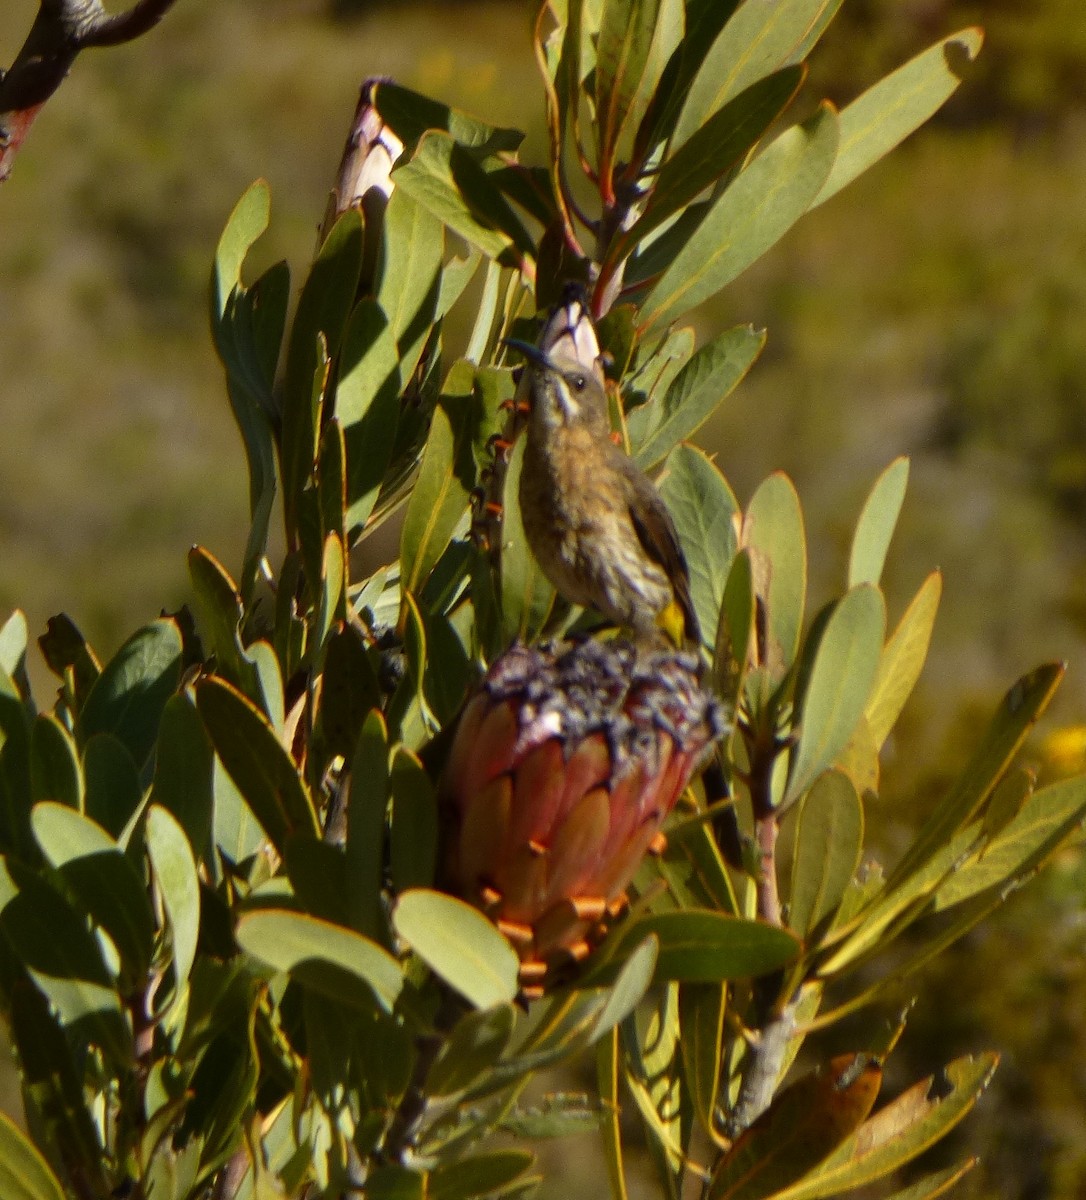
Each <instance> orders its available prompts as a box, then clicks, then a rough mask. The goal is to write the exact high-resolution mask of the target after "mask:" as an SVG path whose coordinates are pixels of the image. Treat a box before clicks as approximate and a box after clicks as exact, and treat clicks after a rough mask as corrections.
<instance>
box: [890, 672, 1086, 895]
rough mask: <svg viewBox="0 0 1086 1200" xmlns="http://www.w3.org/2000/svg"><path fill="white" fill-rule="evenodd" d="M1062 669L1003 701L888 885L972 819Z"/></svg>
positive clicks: (1031, 680) (1033, 675) (1022, 683)
mask: <svg viewBox="0 0 1086 1200" xmlns="http://www.w3.org/2000/svg"><path fill="white" fill-rule="evenodd" d="M1063 673H1064V667H1063V666H1062V665H1061V664H1059V663H1048V664H1046V665H1045V666H1042V667H1038V668H1037V669H1036V670H1035V671H1031V672H1030V673H1029V674H1028V675H1023V676H1022V678H1021V679H1019V680H1018V682H1017V683H1016V684H1015V685H1014V686H1013V687H1012V688H1011V689H1010V691H1009V692H1007V694H1006V695H1005V696H1004V697H1003V702H1002V704H1001V705H1000V707H999V710H998V711H997V712H996V715H995V717H994V718H993V720H992V723H991V725H989V727H988V729H987V731H986V733H985V736H984V740H983V741H982V742H981V744H980V746H979V747H978V749H977V751H976V753H975V754H974V755H973V757H972V758H971V759H970V761H969V764H968V766H967V767H966V769H965V771H964V772H963V773H962V775H961V776H960V777H959V779H958V781H957V782H956V783H955V785H954V786H953V787H952V788H951V790H950V793H949V794H948V795H947V796H946V797H945V798H944V799H943V800H942V801H940V803H939V804H938V805H937V806H936V808H935V810H934V811H933V813H932V814H931V816H930V817H929V818H928V819H927V821H925V822H924V825H923V826H922V827H921V829H920V832H919V833H918V834H917V836H916V838H915V840H914V841H913V843H912V845H911V846H910V847H909V849H908V850H907V851H906V852H905V855H904V856H903V857H902V859H901V862H899V863H898V865H897V867H896V868H895V870H894V872H893V874H892V875H891V877H890V882H891V883H894V882H897V881H900V880H903V879H906V878H907V877H908V876H909V875H910V874H912V872H913V871H914V870H916V868H917V867H918V866H919V865H920V864H922V863H924V862H926V861H927V859H929V858H930V857H931V856H932V855H933V854H934V853H935V852H936V851H938V850H939V849H940V848H941V847H943V846H945V845H946V843H947V842H948V841H949V840H950V838H951V835H952V834H953V833H954V831H955V830H957V829H960V828H961V827H962V826H963V825H965V824H967V823H968V822H969V821H971V820H972V819H973V817H974V816H975V815H976V813H977V812H978V811H979V809H980V808H981V806H982V805H983V803H984V801H985V800H986V799H987V798H988V796H989V795H991V792H992V789H993V788H994V787H995V785H996V784H997V783H998V782H999V780H1000V778H1001V776H1002V775H1003V773H1004V772H1005V771H1006V769H1007V767H1008V766H1009V765H1010V762H1011V759H1012V758H1013V757H1014V756H1015V754H1017V752H1018V749H1019V747H1020V746H1021V745H1022V742H1023V741H1025V738H1026V735H1027V734H1028V733H1029V731H1030V729H1031V728H1032V726H1033V724H1034V722H1036V720H1037V718H1038V717H1039V716H1040V715H1041V713H1043V712H1044V710H1045V709H1046V708H1047V707H1048V703H1049V701H1050V700H1051V699H1052V696H1053V693H1054V692H1055V690H1056V688H1057V687H1058V686H1059V683H1060V680H1061V679H1062V678H1063Z"/></svg>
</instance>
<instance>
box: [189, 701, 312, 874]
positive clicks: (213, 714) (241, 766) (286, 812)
mask: <svg viewBox="0 0 1086 1200" xmlns="http://www.w3.org/2000/svg"><path fill="white" fill-rule="evenodd" d="M196 707H197V708H198V709H199V712H200V716H201V717H202V718H203V721H204V724H205V726H206V727H207V731H208V733H209V734H210V735H211V741H212V743H213V744H214V746H215V750H216V752H217V754H218V756H219V758H220V759H221V760H222V762H223V765H224V766H225V767H226V770H227V771H228V772H229V774H230V777H231V778H232V779H233V781H234V783H235V784H236V785H237V787H238V790H239V791H240V792H241V794H242V796H244V798H245V802H246V803H247V804H248V805H249V807H250V808H251V809H252V811H253V815H254V816H255V817H256V819H257V820H258V821H259V822H260V824H261V826H262V828H263V830H264V832H265V834H266V835H267V837H268V839H269V841H271V843H272V844H273V845H274V846H275V847H276V848H277V849H278V850H279V851H280V852H282V850H283V848H284V846H285V843H286V839H287V836H288V835H289V834H291V833H293V832H309V833H312V834H314V835H316V834H318V833H319V827H318V824H317V817H316V814H315V813H314V811H313V805H312V802H311V801H310V798H309V794H308V792H307V791H306V788H305V784H304V783H303V782H302V780H301V778H300V777H299V775H298V771H297V769H296V767H295V766H294V763H293V761H292V760H291V757H290V755H289V754H288V753H287V752H286V750H285V749H284V748H283V745H282V743H281V742H280V741H279V739H278V738H277V737H276V736H275V731H274V730H273V729H272V728H271V726H270V725H269V724H268V722H267V719H266V718H265V716H264V714H263V713H261V712H260V711H259V710H258V709H257V708H256V706H255V705H253V704H252V703H250V701H248V700H247V699H246V698H245V697H244V696H243V695H242V694H241V693H240V692H238V691H237V690H236V689H235V688H232V687H231V686H230V685H229V684H228V683H226V682H224V681H223V680H221V679H215V678H207V679H203V680H201V681H200V683H199V684H198V685H197V688H196Z"/></svg>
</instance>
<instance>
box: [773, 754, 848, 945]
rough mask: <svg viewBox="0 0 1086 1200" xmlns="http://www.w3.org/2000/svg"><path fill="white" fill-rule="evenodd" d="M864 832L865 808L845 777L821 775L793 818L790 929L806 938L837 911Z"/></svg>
mask: <svg viewBox="0 0 1086 1200" xmlns="http://www.w3.org/2000/svg"><path fill="white" fill-rule="evenodd" d="M863 833H864V813H863V806H862V805H861V804H860V797H859V796H858V795H857V794H856V789H855V788H854V787H853V786H852V782H851V781H850V780H849V778H848V776H846V775H843V774H842V773H841V772H840V771H827V772H825V773H824V774H823V775H821V776H819V778H818V779H817V780H816V781H815V784H814V786H813V787H812V788H811V790H810V791H809V792H808V793H807V795H806V796H804V797H803V799H802V801H801V802H800V805H799V812H798V814H797V817H796V832H795V846H794V848H793V854H792V893H791V896H790V897H789V901H788V925H789V928H791V929H793V930H794V931H795V932H796V933H798V934H800V935H801V936H803V937H806V936H808V935H809V934H811V933H813V932H814V931H815V929H816V928H817V927H818V926H819V924H821V922H822V921H823V920H825V918H826V917H828V916H829V915H830V913H832V912H834V911H835V910H836V909H837V906H838V905H839V904H840V903H841V898H842V897H843V896H844V894H845V888H846V887H848V884H849V881H850V880H851V879H852V877H853V875H854V874H855V873H856V869H857V868H858V867H859V865H860V855H861V854H862V852H863Z"/></svg>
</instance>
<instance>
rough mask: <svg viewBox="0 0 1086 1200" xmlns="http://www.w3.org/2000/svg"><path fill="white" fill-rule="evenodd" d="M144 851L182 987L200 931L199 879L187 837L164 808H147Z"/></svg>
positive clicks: (177, 982)
mask: <svg viewBox="0 0 1086 1200" xmlns="http://www.w3.org/2000/svg"><path fill="white" fill-rule="evenodd" d="M146 836H147V853H148V855H149V856H150V859H151V867H152V869H153V871H154V877H155V881H156V883H157V884H158V888H159V892H160V894H161V897H162V906H163V908H164V909H165V910H166V918H167V921H168V922H169V927H170V940H171V948H172V950H173V972H174V983H175V987H176V988H177V990H178V991H180V989H181V988H183V987H184V986H185V983H186V982H187V980H188V977H189V972H190V971H191V970H192V964H193V962H194V961H195V959H196V940H197V936H198V934H199V931H200V881H199V879H198V878H197V876H196V863H195V862H194V861H193V857H192V850H191V848H190V847H189V841H188V836H187V835H186V833H185V830H184V829H183V828H182V827H181V825H180V824H179V823H178V821H177V820H176V818H175V817H173V816H172V815H171V814H170V813H169V812H168V811H167V810H166V809H165V808H160V807H159V806H158V805H157V804H152V805H151V807H150V808H149V809H148V810H147V835H146Z"/></svg>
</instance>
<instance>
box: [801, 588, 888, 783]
mask: <svg viewBox="0 0 1086 1200" xmlns="http://www.w3.org/2000/svg"><path fill="white" fill-rule="evenodd" d="M885 631H886V609H885V606H884V605H883V600H882V594H881V593H880V592H879V591H878V589H877V588H874V587H872V586H871V585H870V584H867V583H863V584H860V585H859V586H858V587H854V588H852V589H851V590H850V591H849V592H847V593H846V594H845V596H844V597H843V598H842V599H841V600H840V601H839V602H838V603H837V604H836V605H835V606H834V609H833V611H832V613H831V614H830V617H829V620H828V621H827V622H826V627H825V629H824V630H823V632H822V636H821V638H820V639H819V642H818V648H817V649H816V650H815V652H814V661H813V664H812V666H811V673H810V677H809V678H808V680H807V687H806V690H805V692H804V694H803V698H802V702H801V705H800V716H799V722H798V724H799V740H798V742H797V744H796V748H795V752H794V754H793V757H792V763H791V771H790V775H789V781H788V790H787V792H786V793H785V802H788V801H789V800H792V799H795V797H797V796H801V795H802V794H803V793H804V792H805V791H806V790H807V788H809V787H810V786H811V784H812V783H813V782H814V781H815V779H816V778H817V777H818V776H819V775H820V774H821V773H822V771H824V770H825V769H826V768H827V767H828V766H831V765H832V764H833V763H834V762H835V761H836V759H837V756H838V755H839V754H841V752H842V751H843V750H844V749H845V747H846V746H847V745H848V742H849V738H850V737H851V736H852V733H853V730H854V729H855V728H856V724H857V722H858V721H859V720H860V718H861V717H862V716H863V712H864V705H865V704H866V703H867V698H868V696H869V695H870V694H871V687H872V684H873V683H874V681H875V672H876V670H877V669H878V665H879V655H880V654H881V652H882V639H883V635H884V633H885Z"/></svg>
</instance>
